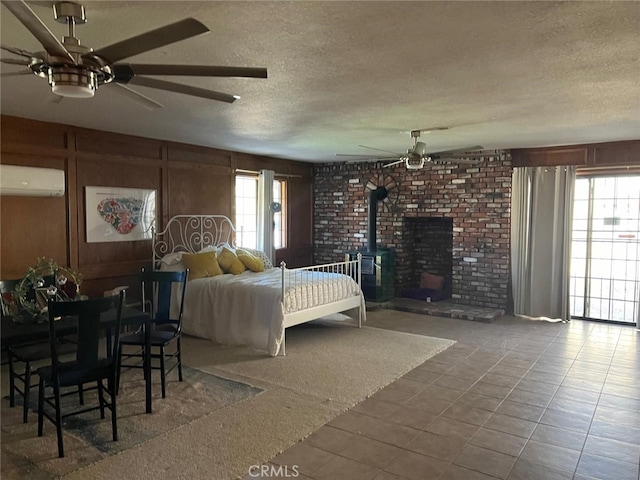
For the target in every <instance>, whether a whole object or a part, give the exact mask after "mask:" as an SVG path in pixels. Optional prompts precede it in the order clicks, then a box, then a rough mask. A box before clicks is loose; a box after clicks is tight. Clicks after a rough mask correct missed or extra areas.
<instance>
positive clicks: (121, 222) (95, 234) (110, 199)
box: [85, 186, 157, 243]
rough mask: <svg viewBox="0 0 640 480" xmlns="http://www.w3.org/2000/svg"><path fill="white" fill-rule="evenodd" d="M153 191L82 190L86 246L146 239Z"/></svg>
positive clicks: (153, 205) (152, 210)
mask: <svg viewBox="0 0 640 480" xmlns="http://www.w3.org/2000/svg"><path fill="white" fill-rule="evenodd" d="M156 197H157V193H156V190H148V189H143V188H115V187H94V186H87V187H85V226H86V236H87V243H98V242H130V241H140V240H150V239H151V236H152V232H151V227H152V225H153V221H154V219H155V216H156Z"/></svg>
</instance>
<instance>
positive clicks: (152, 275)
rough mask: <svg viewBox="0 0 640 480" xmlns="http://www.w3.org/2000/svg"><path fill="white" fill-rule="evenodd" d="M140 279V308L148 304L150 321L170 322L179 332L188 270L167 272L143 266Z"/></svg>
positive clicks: (157, 322)
mask: <svg viewBox="0 0 640 480" xmlns="http://www.w3.org/2000/svg"><path fill="white" fill-rule="evenodd" d="M140 279H141V283H142V284H141V290H142V308H143V310H144V309H146V308H147V305H148V304H149V305H150V307H151V310H150V313H151V320H152V322H153V323H155V324H157V325H162V324H172V325H173V326H175V328H176V333H178V332H180V330H181V329H182V312H183V310H184V295H185V292H186V291H187V281H188V279H189V270H188V269H187V270H184V271H181V272H169V271H160V270H147V269H145V268H143V269H142V271H141V273H140ZM148 300H149V301H148Z"/></svg>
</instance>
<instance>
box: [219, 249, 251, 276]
mask: <svg viewBox="0 0 640 480" xmlns="http://www.w3.org/2000/svg"><path fill="white" fill-rule="evenodd" d="M218 263H219V264H220V266H221V267H222V269H223V270H224V271H225V272H227V273H233V274H234V275H238V274H239V273H242V272H244V271H245V270H246V268H245V267H244V265H243V263H242V262H241V261H240V259H239V258H238V256H237V255H236V254H235V252H234V251H233V250H229V249H228V248H227V247H222V250H220V253H218Z"/></svg>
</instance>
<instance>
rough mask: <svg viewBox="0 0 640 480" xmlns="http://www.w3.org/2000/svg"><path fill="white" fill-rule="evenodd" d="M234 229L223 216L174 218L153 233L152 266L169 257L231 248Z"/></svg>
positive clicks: (182, 216)
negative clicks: (205, 250)
mask: <svg viewBox="0 0 640 480" xmlns="http://www.w3.org/2000/svg"><path fill="white" fill-rule="evenodd" d="M235 233H236V229H235V227H234V226H233V223H232V222H231V220H230V219H229V218H228V217H226V216H224V215H176V216H175V217H171V219H169V221H168V222H167V225H166V226H165V228H164V230H162V231H161V232H156V231H155V229H154V230H153V231H152V238H153V247H152V249H153V264H154V265H157V264H158V262H159V261H160V260H161V259H162V257H163V256H165V255H167V254H168V253H176V252H187V253H196V252H199V251H200V250H202V249H203V248H204V247H208V246H211V245H214V246H217V245H220V244H223V243H228V244H230V245H233V244H234V241H235Z"/></svg>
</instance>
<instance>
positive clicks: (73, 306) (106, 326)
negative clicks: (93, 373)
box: [47, 291, 124, 373]
mask: <svg viewBox="0 0 640 480" xmlns="http://www.w3.org/2000/svg"><path fill="white" fill-rule="evenodd" d="M123 303H124V291H122V292H120V294H119V295H117V296H112V297H104V298H97V299H92V300H77V301H62V302H60V301H55V300H53V299H51V300H49V303H48V305H47V306H48V310H49V340H50V343H51V364H52V366H53V370H54V373H55V372H56V368H57V364H58V361H59V360H58V342H59V339H60V336H59V335H58V332H57V326H58V324H59V323H63V322H58V320H57V319H59V318H60V317H65V320H66V318H70V317H72V318H73V319H74V320H75V321H77V344H78V348H77V350H76V360H77V361H78V364H79V365H82V367H83V368H85V367H86V368H88V369H89V368H91V367H92V366H93V365H94V364H95V363H96V362H98V360H100V359H101V358H104V356H102V357H101V356H100V338H101V336H102V333H103V332H105V331H110V332H113V333H114V336H115V338H114V341H113V343H112V348H113V350H112V351H111V352H107V355H108V356H110V357H111V358H117V348H118V343H119V341H120V327H121V323H122V304H123ZM64 323H65V328H68V323H67V322H66V321H65V322H64Z"/></svg>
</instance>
